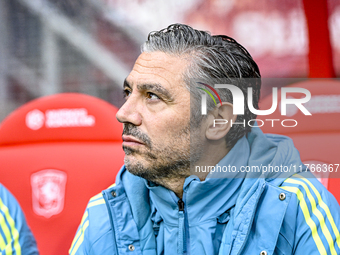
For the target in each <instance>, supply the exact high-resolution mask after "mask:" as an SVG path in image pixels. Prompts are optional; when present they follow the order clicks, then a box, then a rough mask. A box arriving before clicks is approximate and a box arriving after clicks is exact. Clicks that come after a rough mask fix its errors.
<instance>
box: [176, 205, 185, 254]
mask: <svg viewBox="0 0 340 255" xmlns="http://www.w3.org/2000/svg"><path fill="white" fill-rule="evenodd" d="M177 204H178V240H177V253H178V254H181V255H183V254H184V250H185V249H184V245H185V226H184V224H185V222H184V202H183V200H182V199H179V200H178V202H177Z"/></svg>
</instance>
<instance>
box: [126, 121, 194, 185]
mask: <svg viewBox="0 0 340 255" xmlns="http://www.w3.org/2000/svg"><path fill="white" fill-rule="evenodd" d="M123 134H126V135H132V136H134V137H136V138H138V139H140V140H141V141H143V142H144V143H145V146H144V147H145V149H146V151H145V150H144V151H142V152H141V151H139V150H138V149H137V150H136V149H133V148H131V147H126V146H123V150H124V152H125V154H126V157H125V159H124V163H125V166H126V168H127V170H128V171H129V172H130V173H132V174H134V175H136V176H139V177H142V178H144V179H146V180H149V181H152V182H154V183H156V184H159V185H163V184H164V183H166V182H167V181H169V180H172V181H173V180H177V179H185V178H186V177H188V176H190V165H191V162H192V161H196V154H197V153H194V154H193V153H190V150H191V152H192V150H193V149H195V150H197V148H198V147H199V146H190V125H188V126H187V127H185V128H184V129H183V130H181V131H180V132H178V133H177V134H176V135H175V136H174V137H172V139H171V141H170V142H168V143H167V144H164V146H163V147H160V146H159V145H156V144H154V143H152V142H151V140H150V138H149V137H148V136H147V135H146V134H143V133H142V132H141V131H140V130H138V128H137V127H135V126H134V125H132V124H125V125H124V131H123ZM194 147H195V148H194ZM138 154H139V155H138ZM130 155H131V156H135V157H134V159H131V160H130V159H129V156H130ZM137 155H138V156H140V157H143V159H142V160H139V161H138V160H137V157H136V156H137Z"/></svg>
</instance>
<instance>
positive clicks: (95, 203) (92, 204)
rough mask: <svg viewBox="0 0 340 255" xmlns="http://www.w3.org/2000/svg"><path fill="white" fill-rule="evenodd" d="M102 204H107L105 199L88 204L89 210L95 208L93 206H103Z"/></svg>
mask: <svg viewBox="0 0 340 255" xmlns="http://www.w3.org/2000/svg"><path fill="white" fill-rule="evenodd" d="M102 204H105V200H104V198H102V199H99V200H96V201H93V202H90V203H89V204H88V206H87V208H90V207H93V206H96V205H102Z"/></svg>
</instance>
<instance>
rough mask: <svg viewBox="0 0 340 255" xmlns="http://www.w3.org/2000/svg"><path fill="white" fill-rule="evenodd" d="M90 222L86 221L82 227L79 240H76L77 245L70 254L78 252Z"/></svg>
mask: <svg viewBox="0 0 340 255" xmlns="http://www.w3.org/2000/svg"><path fill="white" fill-rule="evenodd" d="M89 224H90V223H89V221H88V220H87V221H85V223H84V226H83V227H82V228H81V235H80V237H79V239H78V241H77V242H76V244H75V246H74V248H73V250H72V252H71V254H70V255H74V254H76V252H77V250H78V248H79V246H80V245H81V244H82V243H83V241H84V234H85V230H86V229H87V227H88V226H89Z"/></svg>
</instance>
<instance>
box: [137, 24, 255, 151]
mask: <svg viewBox="0 0 340 255" xmlns="http://www.w3.org/2000/svg"><path fill="white" fill-rule="evenodd" d="M156 51H160V52H164V53H167V54H170V55H175V56H178V57H186V58H188V60H189V65H188V67H187V69H186V70H184V73H183V79H184V81H185V83H186V85H187V88H188V89H189V90H190V93H191V101H190V103H191V120H192V124H194V126H198V125H199V124H200V123H201V121H202V120H203V118H204V117H203V116H202V115H201V114H200V111H199V110H198V109H200V98H201V97H200V93H201V92H200V90H199V89H197V87H201V88H202V87H203V85H201V84H199V83H197V82H198V81H199V82H201V83H205V84H209V85H211V86H213V84H226V83H228V84H234V85H236V86H237V87H238V88H240V89H241V90H242V92H243V94H244V95H247V93H248V92H247V88H248V87H252V88H253V94H252V97H253V98H252V99H253V106H254V108H255V109H258V101H259V97H260V88H261V79H260V78H261V75H260V71H259V68H258V66H257V64H256V63H255V61H254V60H253V58H252V57H251V55H250V54H249V52H248V51H247V50H246V49H245V48H244V47H243V46H242V45H240V44H239V43H237V42H236V41H235V40H234V39H233V38H231V37H228V36H225V35H216V36H212V35H210V34H209V33H208V32H205V31H199V30H196V29H193V28H192V27H190V26H187V25H183V24H173V25H170V26H168V27H167V28H165V29H162V30H160V31H155V32H151V33H150V34H149V36H148V40H147V41H146V42H145V43H144V44H143V45H142V52H156ZM247 78H252V79H247ZM216 91H217V92H218V94H219V95H220V97H221V101H222V102H230V103H233V99H232V95H231V93H230V91H229V90H226V89H216ZM244 98H245V102H244V105H245V109H244V115H238V116H237V120H236V121H237V122H244V121H245V123H246V125H245V127H244V126H243V125H233V126H232V128H231V129H230V131H229V132H228V134H227V135H226V142H227V147H228V148H230V149H231V148H232V147H233V146H234V145H235V143H236V142H237V141H238V140H239V139H240V138H241V137H242V136H244V135H246V134H247V133H248V132H250V130H251V126H249V125H247V123H248V121H250V120H252V119H256V115H255V114H253V113H251V112H250V110H249V109H248V107H247V96H245V97H244ZM207 101H208V102H207V110H208V111H210V110H212V109H214V107H215V105H214V103H213V102H212V100H207Z"/></svg>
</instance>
